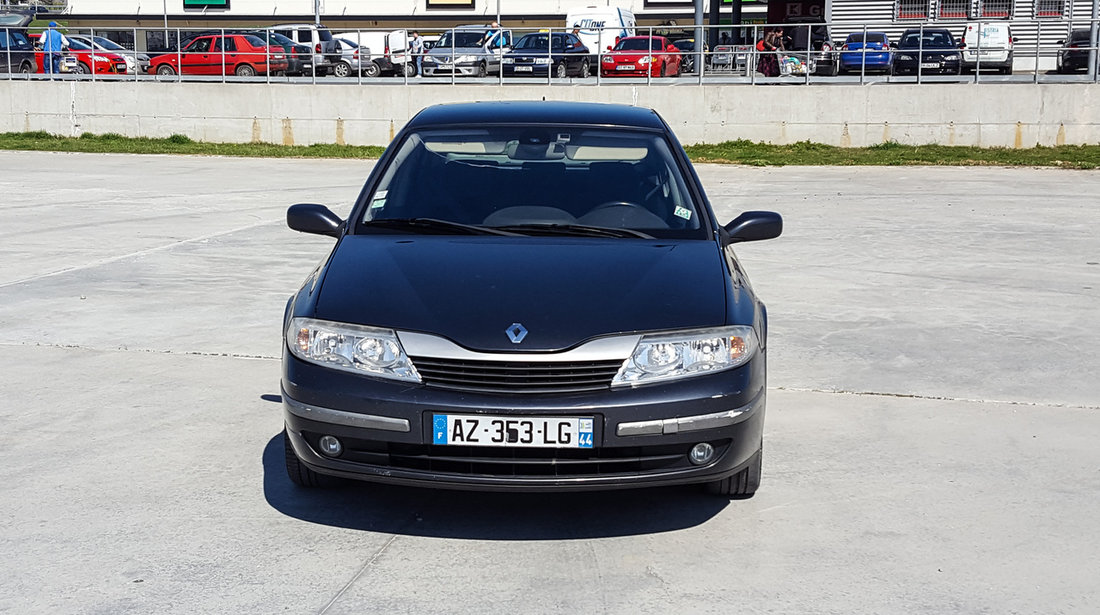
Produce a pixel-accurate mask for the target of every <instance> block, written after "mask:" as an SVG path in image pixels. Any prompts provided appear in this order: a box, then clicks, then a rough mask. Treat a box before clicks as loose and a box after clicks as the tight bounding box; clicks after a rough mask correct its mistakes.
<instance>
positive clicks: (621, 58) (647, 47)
mask: <svg viewBox="0 0 1100 615" xmlns="http://www.w3.org/2000/svg"><path fill="white" fill-rule="evenodd" d="M600 75H602V76H604V77H627V76H630V77H638V76H641V77H645V76H646V75H652V76H653V77H679V76H680V50H679V49H677V48H676V46H675V45H673V44H672V41H670V40H668V39H667V38H665V37H663V36H628V37H626V38H622V39H619V42H618V43H616V44H615V47H614V49H612V50H611V51H608V52H607V55H605V56H603V58H601V60H600Z"/></svg>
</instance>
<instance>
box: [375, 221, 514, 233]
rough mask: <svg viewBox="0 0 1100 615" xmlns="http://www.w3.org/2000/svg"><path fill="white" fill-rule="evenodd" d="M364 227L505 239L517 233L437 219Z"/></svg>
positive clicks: (376, 223) (378, 223)
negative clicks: (498, 236) (493, 236)
mask: <svg viewBox="0 0 1100 615" xmlns="http://www.w3.org/2000/svg"><path fill="white" fill-rule="evenodd" d="M364 224H365V225H366V226H378V227H384V228H395V229H411V230H416V229H424V230H432V231H450V232H451V233H455V234H464V235H504V236H506V237H518V236H519V234H518V233H510V232H508V231H506V230H501V229H498V228H493V227H489V226H478V225H476V224H462V223H461V222H451V221H449V220H440V219H439V218H383V219H381V220H368V221H367V222H365V223H364Z"/></svg>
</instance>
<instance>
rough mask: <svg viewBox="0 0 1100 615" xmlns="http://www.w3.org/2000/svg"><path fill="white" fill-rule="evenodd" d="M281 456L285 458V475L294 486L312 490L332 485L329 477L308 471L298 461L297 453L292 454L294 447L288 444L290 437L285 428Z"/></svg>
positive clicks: (299, 460) (300, 461) (304, 465)
mask: <svg viewBox="0 0 1100 615" xmlns="http://www.w3.org/2000/svg"><path fill="white" fill-rule="evenodd" d="M283 454H284V455H285V456H286V475H287V476H288V477H289V478H290V482H292V483H294V484H295V485H298V486H299V487H310V488H313V487H324V486H326V485H329V484H331V483H332V478H331V477H328V476H325V475H324V474H318V473H317V472H314V471H313V470H310V469H309V468H308V467H306V464H304V463H302V460H301V459H298V453H295V452H294V447H293V446H292V445H291V444H290V435H288V434H287V432H286V428H283Z"/></svg>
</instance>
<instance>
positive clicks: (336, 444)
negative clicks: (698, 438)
mask: <svg viewBox="0 0 1100 615" xmlns="http://www.w3.org/2000/svg"><path fill="white" fill-rule="evenodd" d="M320 444H321V452H322V453H324V454H325V455H327V456H329V457H339V456H340V453H342V452H344V445H343V444H340V441H339V440H337V439H336V438H335V437H333V436H321V442H320ZM695 448H699V447H698V446H696V447H695ZM691 453H692V454H693V455H694V454H695V451H694V450H692V451H691Z"/></svg>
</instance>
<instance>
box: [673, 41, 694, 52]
mask: <svg viewBox="0 0 1100 615" xmlns="http://www.w3.org/2000/svg"><path fill="white" fill-rule="evenodd" d="M672 44H673V45H676V48H677V49H679V50H680V51H695V41H672Z"/></svg>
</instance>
